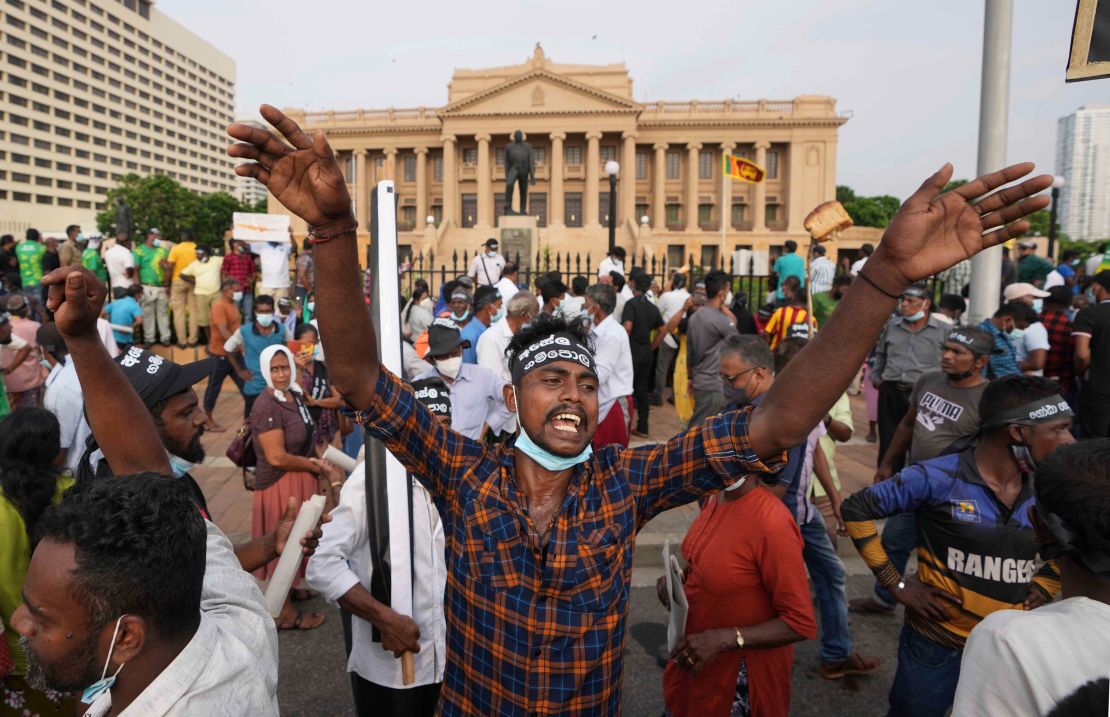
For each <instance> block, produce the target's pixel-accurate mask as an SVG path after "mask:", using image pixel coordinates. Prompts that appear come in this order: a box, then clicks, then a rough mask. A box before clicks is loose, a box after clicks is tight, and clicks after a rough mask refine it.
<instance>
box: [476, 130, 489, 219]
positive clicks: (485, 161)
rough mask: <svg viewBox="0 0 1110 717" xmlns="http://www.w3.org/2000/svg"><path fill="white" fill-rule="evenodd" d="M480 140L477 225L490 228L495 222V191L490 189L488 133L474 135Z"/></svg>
mask: <svg viewBox="0 0 1110 717" xmlns="http://www.w3.org/2000/svg"><path fill="white" fill-rule="evenodd" d="M474 138H475V139H476V140H478V221H477V223H476V224H475V226H477V227H479V228H482V229H488V228H489V227H490V226H491V225H492V223H493V192H491V191H490V189H491V185H490V182H492V181H493V178H492V176H491V175H490V162H489V141H490V136H489V135H488V134H479V135H476V136H475V137H474Z"/></svg>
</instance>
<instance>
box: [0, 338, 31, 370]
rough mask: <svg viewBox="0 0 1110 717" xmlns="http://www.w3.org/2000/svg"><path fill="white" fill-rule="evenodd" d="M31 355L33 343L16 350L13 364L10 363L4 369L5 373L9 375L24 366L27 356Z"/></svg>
mask: <svg viewBox="0 0 1110 717" xmlns="http://www.w3.org/2000/svg"><path fill="white" fill-rule="evenodd" d="M30 355H31V345H30V344H27V345H26V346H24V347H23V348H21V349H19V350H18V351H16V352H15V356H14V357H13V358H12V362H11V364H9V365H8V367H7V368H6V369H4V375H5V376H7V375H8V374H10V373H11V372H12V371H15V370H16V369H17V368H19V367H20V366H22V365H23V362H24V361H26V360H27V357H28V356H30Z"/></svg>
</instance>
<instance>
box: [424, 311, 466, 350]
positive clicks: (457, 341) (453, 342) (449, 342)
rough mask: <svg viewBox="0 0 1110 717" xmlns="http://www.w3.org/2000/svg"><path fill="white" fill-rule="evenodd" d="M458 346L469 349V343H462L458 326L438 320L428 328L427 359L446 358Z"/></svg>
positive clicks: (442, 319) (450, 321)
mask: <svg viewBox="0 0 1110 717" xmlns="http://www.w3.org/2000/svg"><path fill="white" fill-rule="evenodd" d="M459 346H462V347H463V348H464V349H468V348H470V342H469V341H463V340H462V338H461V336H460V332H459V325H458V324H456V323H455V322H454V321H452V320H451V319H447V318H439V319H436V320H435V321H433V322H432V325H431V326H429V327H428V354H427V355H428V357H429V358H437V357H439V356H446V355H447V354H449V353H451V352H452V351H454V350H455V349H456V348H458V347H459Z"/></svg>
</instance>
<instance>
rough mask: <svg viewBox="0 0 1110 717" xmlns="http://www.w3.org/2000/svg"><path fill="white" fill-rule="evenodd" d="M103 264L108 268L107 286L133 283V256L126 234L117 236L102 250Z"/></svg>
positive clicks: (123, 286)
mask: <svg viewBox="0 0 1110 717" xmlns="http://www.w3.org/2000/svg"><path fill="white" fill-rule="evenodd" d="M104 266H105V267H106V268H107V269H108V286H109V287H111V288H112V289H113V290H115V289H127V288H130V287H131V286H133V285H134V284H135V256H134V254H132V253H131V240H130V239H128V238H127V235H126V234H120V235H119V236H117V237H116V243H115V244H113V245H112V246H111V248H109V249H108V250H107V251H105V252H104Z"/></svg>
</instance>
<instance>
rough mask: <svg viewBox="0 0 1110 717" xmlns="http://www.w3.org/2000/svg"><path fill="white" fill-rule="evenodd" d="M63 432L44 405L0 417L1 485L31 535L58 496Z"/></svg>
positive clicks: (18, 410)
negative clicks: (57, 462)
mask: <svg viewBox="0 0 1110 717" xmlns="http://www.w3.org/2000/svg"><path fill="white" fill-rule="evenodd" d="M60 433H61V429H60V428H59V426H58V419H57V418H55V417H54V414H53V413H51V412H50V411H47V410H46V409H44V408H20V409H17V410H15V411H13V412H12V413H11V414H9V415H8V416H7V417H6V418H4V420H3V421H0V488H2V489H3V494H4V497H5V498H7V499H8V500H10V501H11V502H12V504H13V505H14V506H15V507H16V510H18V511H19V514H20V515H21V516H22V517H23V523H24V525H25V526H26V527H27V534H28V535H31V534H33V532H34V529H35V524H36V523H37V522H38V520H39V518H40V517H41V516H42V513H43V511H44V510H46V508H47V507H48V506H49V505H50V502H51V500H53V498H54V487H55V484H56V483H57V480H58V471H57V470H56V469H55V468H54V467H53V465H52V464H53V462H54V459H55V458H56V457H57V456H58V451H60V450H61V446H60V439H59V435H60Z"/></svg>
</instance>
